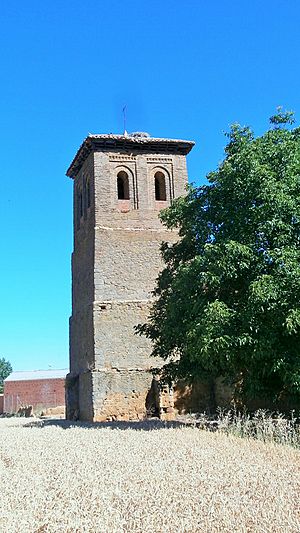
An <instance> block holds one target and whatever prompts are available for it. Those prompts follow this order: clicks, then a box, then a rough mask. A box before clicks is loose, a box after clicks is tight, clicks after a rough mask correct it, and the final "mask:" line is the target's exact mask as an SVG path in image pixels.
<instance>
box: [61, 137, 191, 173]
mask: <svg viewBox="0 0 300 533" xmlns="http://www.w3.org/2000/svg"><path fill="white" fill-rule="evenodd" d="M194 144H195V143H194V141H184V140H181V139H160V138H155V137H149V136H146V135H138V134H136V133H135V134H132V135H130V134H125V135H115V134H112V133H109V134H106V133H104V134H91V133H90V134H89V135H88V136H87V137H86V138H85V139H84V141H83V143H82V145H81V146H80V148H79V150H78V151H77V154H76V155H75V157H74V159H73V161H72V163H71V165H70V166H69V168H68V170H67V172H66V174H67V176H69V177H70V178H73V177H74V176H76V174H77V172H78V171H79V169H80V167H81V166H82V164H83V162H84V161H85V159H86V158H87V157H88V155H89V154H90V153H91V152H96V151H109V152H112V151H118V152H119V151H128V150H131V151H134V152H140V153H142V152H143V153H145V152H147V153H149V152H150V153H151V152H152V153H158V154H159V153H164V154H166V153H167V154H180V155H187V154H188V153H189V152H190V151H191V149H192V148H193V146H194Z"/></svg>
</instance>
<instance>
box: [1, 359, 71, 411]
mask: <svg viewBox="0 0 300 533" xmlns="http://www.w3.org/2000/svg"><path fill="white" fill-rule="evenodd" d="M67 373H68V370H67V369H62V370H52V369H51V370H33V371H20V372H12V373H11V374H10V375H9V376H8V377H7V378H6V379H5V380H4V406H3V411H4V413H17V412H18V411H19V409H22V408H25V407H28V406H32V409H33V412H34V413H41V412H42V411H44V412H45V411H47V410H49V409H54V408H58V407H61V408H62V410H63V408H64V405H65V377H66V374H67Z"/></svg>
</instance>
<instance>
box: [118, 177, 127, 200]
mask: <svg viewBox="0 0 300 533" xmlns="http://www.w3.org/2000/svg"><path fill="white" fill-rule="evenodd" d="M117 186H118V200H129V180H128V175H127V174H126V172H124V170H121V172H119V174H118V177H117Z"/></svg>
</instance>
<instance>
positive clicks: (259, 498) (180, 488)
mask: <svg viewBox="0 0 300 533" xmlns="http://www.w3.org/2000/svg"><path fill="white" fill-rule="evenodd" d="M0 475H1V497H0V511H1V512H0V531H1V533H2V532H5V533H14V532H18V533H20V532H21V533H31V532H32V533H33V532H34V533H42V532H55V533H56V532H64V533H66V532H82V533H83V532H84V533H88V532H101V533H102V532H103V533H104V532H109V533H110V532H116V533H122V532H141V533H147V532H151V533H155V532H172V533H173V532H176V533H177V532H182V533H183V532H198V531H199V532H207V533H214V532H222V533H225V532H228V533H229V532H230V533H232V532H251V533H255V532H259V533H267V532H270V533H276V532H280V533H286V532H299V531H300V506H299V498H300V452H299V451H297V450H295V449H293V448H291V447H289V446H282V445H277V444H272V443H270V444H265V443H263V442H258V441H254V440H248V439H240V438H237V437H233V436H226V435H222V434H220V433H217V432H216V433H211V432H207V431H203V430H199V429H197V428H193V427H180V426H178V427H176V426H175V427H174V426H173V427H172V426H168V425H166V424H165V425H164V424H162V423H151V422H149V423H145V424H142V425H141V424H126V423H125V424H122V423H119V424H118V423H115V424H112V423H111V424H106V425H105V424H104V425H102V426H101V425H99V426H93V427H91V426H89V425H84V424H79V423H76V424H73V425H70V424H68V423H66V422H64V421H61V422H59V421H57V422H56V421H49V422H47V421H45V422H41V421H37V420H32V421H30V422H28V419H27V420H24V419H23V420H22V419H15V418H11V419H0Z"/></svg>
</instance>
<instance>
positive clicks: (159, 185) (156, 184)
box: [151, 165, 173, 202]
mask: <svg viewBox="0 0 300 533" xmlns="http://www.w3.org/2000/svg"><path fill="white" fill-rule="evenodd" d="M151 178H152V184H153V194H154V198H155V201H156V202H166V201H169V202H170V201H171V199H172V196H173V195H172V192H171V176H170V172H169V170H167V169H166V168H165V167H163V166H161V165H158V166H155V167H153V168H152V170H151Z"/></svg>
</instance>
